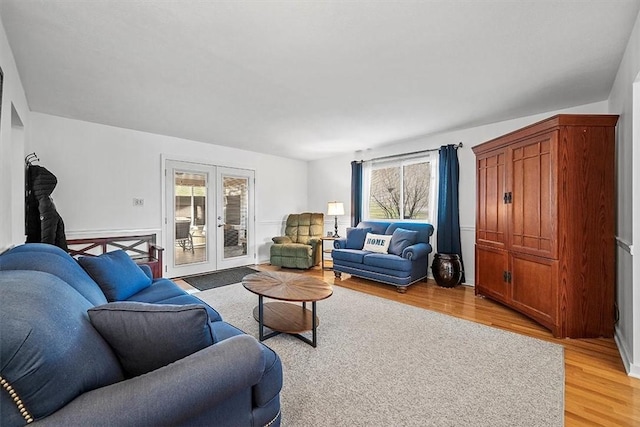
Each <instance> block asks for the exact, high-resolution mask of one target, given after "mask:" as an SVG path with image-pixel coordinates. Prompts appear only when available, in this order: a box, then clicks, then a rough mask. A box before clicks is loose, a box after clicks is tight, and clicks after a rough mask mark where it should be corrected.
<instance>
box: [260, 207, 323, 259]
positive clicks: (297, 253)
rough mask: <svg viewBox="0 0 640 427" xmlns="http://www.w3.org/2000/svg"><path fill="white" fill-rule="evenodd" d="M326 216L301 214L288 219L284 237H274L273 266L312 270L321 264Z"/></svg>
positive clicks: (272, 249) (290, 216)
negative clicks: (321, 239)
mask: <svg viewBox="0 0 640 427" xmlns="http://www.w3.org/2000/svg"><path fill="white" fill-rule="evenodd" d="M323 231H324V214H322V213H309V212H305V213H301V214H291V215H289V216H288V217H287V224H286V227H285V230H284V234H285V235H284V236H277V237H274V238H273V239H272V240H273V245H271V265H277V266H280V267H287V268H304V269H306V268H311V267H313V266H314V265H318V264H320V261H321V256H322V243H321V241H320V238H321V237H322V233H323Z"/></svg>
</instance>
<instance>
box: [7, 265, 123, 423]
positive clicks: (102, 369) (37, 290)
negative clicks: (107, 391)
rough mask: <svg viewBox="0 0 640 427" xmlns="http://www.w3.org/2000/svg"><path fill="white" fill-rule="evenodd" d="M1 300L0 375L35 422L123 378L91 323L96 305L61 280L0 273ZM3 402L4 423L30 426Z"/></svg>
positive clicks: (43, 275)
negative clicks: (93, 308)
mask: <svg viewBox="0 0 640 427" xmlns="http://www.w3.org/2000/svg"><path fill="white" fill-rule="evenodd" d="M3 257H4V255H3ZM0 301H1V302H2V303H1V304H2V309H1V310H0V336H2V345H0V367H1V369H2V371H1V374H0V375H1V376H2V378H3V379H5V380H6V381H8V383H9V385H11V387H13V389H14V390H15V392H16V393H17V394H18V397H19V398H20V399H21V400H22V404H23V405H24V408H25V409H26V411H28V413H29V414H30V415H31V416H32V417H33V418H34V419H36V420H37V419H39V418H42V417H45V416H47V415H50V414H52V413H53V412H55V411H57V410H58V409H60V408H62V407H63V406H65V405H66V404H67V403H69V402H71V401H72V400H73V399H75V398H76V397H78V396H79V395H81V394H83V393H85V392H87V391H90V390H93V389H96V388H99V387H104V386H106V385H109V384H113V383H116V382H118V381H121V380H123V379H124V375H123V372H122V368H121V367H120V364H119V363H118V359H117V358H116V356H115V354H114V353H113V351H112V350H111V348H110V347H109V345H108V344H107V343H106V341H105V340H104V339H103V338H102V337H101V336H100V334H99V333H98V332H97V331H96V330H95V329H94V328H93V327H92V326H91V323H90V322H89V319H88V317H87V310H88V309H89V308H91V307H92V304H91V303H90V302H89V301H87V299H86V298H84V297H83V296H82V295H80V294H79V293H78V292H77V291H76V290H75V289H73V288H72V287H71V286H69V285H68V284H67V283H65V282H63V281H62V280H61V279H60V278H58V277H56V276H54V275H52V274H49V273H44V272H40V271H0ZM0 401H2V407H1V408H0V412H1V413H2V424H3V425H4V424H5V423H6V424H7V425H24V424H25V419H24V418H23V417H22V416H20V413H19V412H18V410H17V409H16V408H15V406H14V407H9V406H8V405H6V406H5V404H6V403H7V399H4V398H3V399H0Z"/></svg>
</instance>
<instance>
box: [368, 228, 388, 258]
mask: <svg viewBox="0 0 640 427" xmlns="http://www.w3.org/2000/svg"><path fill="white" fill-rule="evenodd" d="M390 243H391V235H390V234H389V235H386V234H373V233H367V237H365V239H364V246H363V247H362V249H363V250H365V251H370V252H377V253H379V254H386V253H387V250H388V249H389V244H390Z"/></svg>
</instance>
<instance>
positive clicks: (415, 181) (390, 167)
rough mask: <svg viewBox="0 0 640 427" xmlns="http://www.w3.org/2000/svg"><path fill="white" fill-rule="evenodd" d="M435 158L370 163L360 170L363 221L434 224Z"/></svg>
mask: <svg viewBox="0 0 640 427" xmlns="http://www.w3.org/2000/svg"><path fill="white" fill-rule="evenodd" d="M436 166H437V165H436V157H435V156H423V157H420V158H415V157H414V158H407V159H396V160H392V161H385V162H378V163H376V162H370V163H366V164H365V165H364V166H363V172H364V174H363V188H362V190H363V192H364V194H363V197H362V201H363V203H362V204H363V211H364V212H363V218H366V219H369V220H376V219H385V220H389V219H397V220H400V219H401V220H416V221H424V222H429V223H433V220H434V216H435V204H436V200H435V194H436V188H437V187H436V169H437V167H436Z"/></svg>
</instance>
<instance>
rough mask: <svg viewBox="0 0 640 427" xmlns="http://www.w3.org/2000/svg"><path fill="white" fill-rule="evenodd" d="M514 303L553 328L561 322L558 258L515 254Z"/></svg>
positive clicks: (512, 271)
mask: <svg viewBox="0 0 640 427" xmlns="http://www.w3.org/2000/svg"><path fill="white" fill-rule="evenodd" d="M510 258H511V259H510V266H511V268H510V270H511V304H512V306H513V307H514V308H516V309H517V310H519V311H521V312H522V313H525V314H527V315H529V316H530V317H533V318H534V319H536V320H537V321H539V322H540V323H542V324H543V325H545V326H547V327H548V328H550V329H554V327H555V325H556V323H557V312H558V291H557V282H558V281H557V279H556V277H557V270H558V261H555V260H550V259H546V258H539V257H534V256H531V255H524V254H518V253H512V254H511V257H510Z"/></svg>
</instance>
